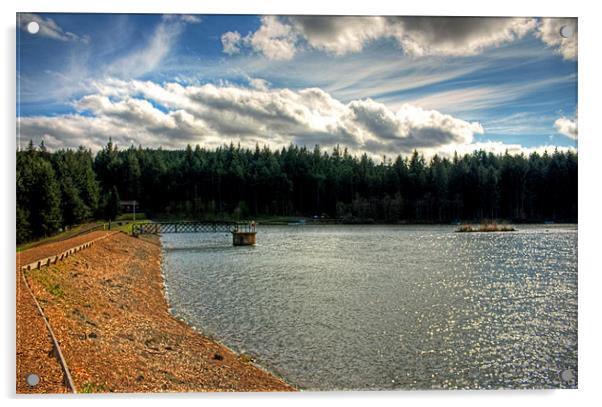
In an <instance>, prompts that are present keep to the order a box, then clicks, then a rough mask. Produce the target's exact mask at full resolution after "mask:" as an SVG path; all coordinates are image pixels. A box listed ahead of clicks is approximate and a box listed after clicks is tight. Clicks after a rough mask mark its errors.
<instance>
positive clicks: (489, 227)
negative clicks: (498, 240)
mask: <svg viewBox="0 0 602 407" xmlns="http://www.w3.org/2000/svg"><path fill="white" fill-rule="evenodd" d="M469 232H516V229H515V228H514V227H513V226H512V225H498V224H497V223H483V224H481V225H479V226H478V227H476V226H473V225H469V224H464V225H461V226H460V227H459V228H458V229H456V233H469Z"/></svg>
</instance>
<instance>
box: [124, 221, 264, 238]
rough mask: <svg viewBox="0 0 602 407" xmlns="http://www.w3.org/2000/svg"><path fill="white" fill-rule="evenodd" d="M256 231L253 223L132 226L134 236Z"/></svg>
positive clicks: (177, 223)
mask: <svg viewBox="0 0 602 407" xmlns="http://www.w3.org/2000/svg"><path fill="white" fill-rule="evenodd" d="M255 231H256V228H255V224H254V223H252V222H251V223H250V222H226V221H216V222H210V221H199V222H153V223H137V224H135V225H132V234H133V235H143V234H162V233H237V232H243V233H244V232H255Z"/></svg>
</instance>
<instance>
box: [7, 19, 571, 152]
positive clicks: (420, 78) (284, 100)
mask: <svg viewBox="0 0 602 407" xmlns="http://www.w3.org/2000/svg"><path fill="white" fill-rule="evenodd" d="M31 22H36V23H38V26H39V30H38V31H37V32H36V33H35V34H32V33H30V32H29V30H28V25H29V24H30V23H31ZM577 37H578V32H577V20H576V19H574V18H529V17H515V18H459V17H392V16H387V17H380V16H362V17H360V16H334V17H333V16H274V15H268V16H251V15H157V14H44V13H20V14H18V15H17V137H18V143H19V145H21V146H24V145H26V144H27V143H28V142H29V141H30V140H33V142H34V143H35V144H39V143H40V142H41V141H44V144H45V145H46V147H47V148H49V149H50V150H57V149H62V148H77V147H78V146H85V147H87V148H90V149H92V150H93V151H98V150H99V149H100V148H102V147H103V146H105V145H106V144H107V142H108V140H109V138H112V140H113V142H114V143H115V144H117V146H119V147H120V148H127V147H129V146H131V145H134V146H138V145H142V146H143V147H163V148H168V149H182V148H185V147H186V146H187V145H188V144H190V145H192V146H195V145H197V144H198V145H200V146H201V147H206V148H215V147H217V146H221V145H224V144H230V143H231V142H233V143H235V144H238V143H239V144H240V145H241V146H243V147H250V148H254V147H255V145H257V144H258V145H260V146H263V145H267V146H269V147H271V148H280V147H284V146H288V145H290V144H291V143H294V144H297V145H306V146H308V147H310V148H313V146H314V145H316V144H319V145H320V146H321V147H324V148H326V149H330V148H332V147H334V146H336V145H339V146H341V147H346V148H347V149H348V150H349V151H350V152H351V153H353V154H363V153H367V154H368V155H370V156H372V157H375V158H380V157H383V156H386V157H394V156H397V155H398V154H402V155H407V154H409V153H411V152H412V151H413V150H415V149H416V150H418V151H420V152H422V153H423V154H425V155H426V156H432V155H434V154H439V155H444V156H450V155H452V154H453V153H454V152H458V153H469V152H472V151H474V150H479V149H483V150H486V151H492V152H495V153H504V152H505V151H508V152H510V153H513V154H516V153H525V154H529V153H531V152H533V151H538V152H543V151H544V150H547V151H550V152H551V151H553V150H554V149H556V148H557V149H559V150H567V149H574V150H576V149H577V138H578V134H577V59H578V55H577Z"/></svg>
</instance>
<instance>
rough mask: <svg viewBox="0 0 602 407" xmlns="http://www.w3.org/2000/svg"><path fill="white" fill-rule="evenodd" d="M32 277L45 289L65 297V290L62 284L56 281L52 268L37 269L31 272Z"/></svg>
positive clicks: (59, 296)
mask: <svg viewBox="0 0 602 407" xmlns="http://www.w3.org/2000/svg"><path fill="white" fill-rule="evenodd" d="M31 278H32V279H34V280H35V281H36V282H37V283H38V284H40V285H41V286H42V287H43V288H44V290H46V292H47V293H49V294H50V295H52V296H53V297H56V298H63V297H64V296H65V291H64V290H63V287H62V286H61V284H59V283H58V282H57V281H56V277H55V275H54V272H53V270H52V269H51V268H46V269H43V270H35V272H33V273H31Z"/></svg>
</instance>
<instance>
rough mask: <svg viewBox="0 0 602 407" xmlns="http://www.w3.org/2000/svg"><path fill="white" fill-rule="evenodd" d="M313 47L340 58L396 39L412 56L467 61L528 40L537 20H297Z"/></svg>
mask: <svg viewBox="0 0 602 407" xmlns="http://www.w3.org/2000/svg"><path fill="white" fill-rule="evenodd" d="M289 20H290V21H291V23H292V25H293V26H294V27H296V28H297V29H298V30H299V31H300V32H301V33H303V35H304V37H305V38H306V39H307V42H308V43H309V45H311V46H312V47H314V48H317V49H322V50H325V51H328V52H332V53H335V54H337V55H341V54H345V53H347V52H357V51H360V50H361V49H362V48H363V47H364V46H365V45H366V44H368V43H369V42H371V41H374V40H376V39H379V38H392V39H394V40H395V41H397V43H398V44H399V46H400V47H401V48H402V49H403V50H404V52H405V53H406V54H408V55H412V56H423V55H457V56H466V55H474V54H477V53H480V52H482V51H483V50H484V49H486V48H490V47H494V46H499V45H501V44H503V43H506V42H511V41H514V40H515V39H518V38H521V37H523V36H524V35H526V34H527V33H528V32H529V31H531V30H533V29H534V28H535V26H536V21H535V20H534V19H531V18H497V17H492V18H472V17H322V16H320V17H313V16H305V17H291V18H290V19H289Z"/></svg>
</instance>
